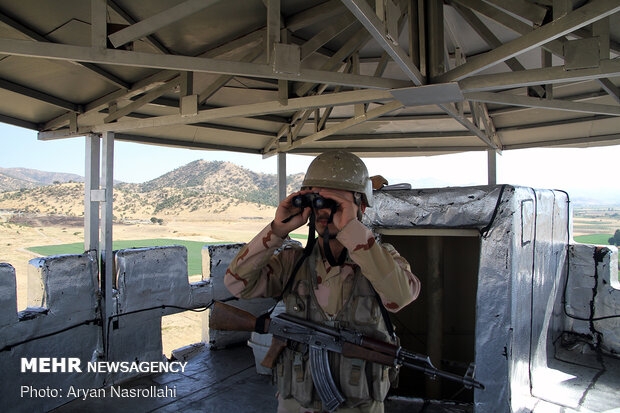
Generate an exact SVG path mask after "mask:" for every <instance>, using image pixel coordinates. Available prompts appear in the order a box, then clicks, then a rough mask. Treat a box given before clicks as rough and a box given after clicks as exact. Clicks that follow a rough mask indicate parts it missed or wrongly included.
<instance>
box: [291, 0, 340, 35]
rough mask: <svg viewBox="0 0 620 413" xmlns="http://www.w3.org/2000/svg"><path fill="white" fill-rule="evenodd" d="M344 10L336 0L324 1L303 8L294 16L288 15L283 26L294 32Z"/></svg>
mask: <svg viewBox="0 0 620 413" xmlns="http://www.w3.org/2000/svg"><path fill="white" fill-rule="evenodd" d="M343 11H344V7H343V6H342V4H341V3H340V1H338V0H329V1H326V2H325V3H321V4H319V5H318V6H315V7H312V8H310V9H307V10H304V11H302V12H301V13H298V14H296V15H294V16H291V17H289V18H288V19H287V20H286V22H285V26H286V28H287V29H288V30H290V31H291V32H293V33H294V32H296V31H297V30H299V29H303V28H304V27H308V26H310V25H312V24H314V23H317V22H321V21H325V20H326V19H329V18H331V17H334V16H336V15H338V14H340V13H342V12H343Z"/></svg>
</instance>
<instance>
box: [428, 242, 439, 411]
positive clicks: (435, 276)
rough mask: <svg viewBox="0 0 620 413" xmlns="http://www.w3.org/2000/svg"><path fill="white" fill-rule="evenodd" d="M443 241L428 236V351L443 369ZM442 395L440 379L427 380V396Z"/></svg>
mask: <svg viewBox="0 0 620 413" xmlns="http://www.w3.org/2000/svg"><path fill="white" fill-rule="evenodd" d="M442 256H443V241H442V239H441V237H428V279H427V280H426V284H427V286H426V291H428V292H427V304H426V305H427V313H428V315H427V319H428V330H427V341H426V347H427V348H426V352H427V353H428V356H429V357H430V359H431V361H432V363H433V365H434V366H435V367H437V368H438V369H441V358H442V347H443V274H442V268H441V260H442ZM439 397H441V383H440V382H439V381H438V380H431V379H427V380H426V398H427V399H438V398H439Z"/></svg>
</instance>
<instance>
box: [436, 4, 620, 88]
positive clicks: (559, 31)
mask: <svg viewBox="0 0 620 413" xmlns="http://www.w3.org/2000/svg"><path fill="white" fill-rule="evenodd" d="M617 11H620V3H618V1H617V0H595V1H592V2H590V3H587V4H586V5H584V6H582V7H580V8H579V9H577V10H575V11H573V12H571V13H569V14H567V15H566V16H563V17H560V18H559V19H557V20H554V21H553V22H551V23H548V24H546V25H544V26H542V27H540V28H538V29H536V30H534V31H532V32H531V33H528V34H525V35H523V36H521V37H519V38H517V39H515V40H513V41H511V42H508V43H505V44H503V45H502V46H500V47H498V48H496V49H493V50H491V51H489V52H487V53H485V54H482V55H479V56H476V57H475V58H472V59H471V60H469V61H468V62H467V63H465V64H463V65H461V66H459V67H456V68H454V69H452V70H450V71H448V72H446V73H444V74H442V75H440V76H438V77H437V78H436V79H435V81H436V82H448V81H452V80H461V79H463V78H465V77H467V76H470V75H472V74H475V73H478V72H480V71H482V70H484V69H486V68H488V67H491V66H494V65H496V64H497V63H500V62H503V61H505V60H507V59H510V58H511V57H514V56H517V55H519V54H521V53H525V52H527V51H528V50H532V49H534V48H536V47H538V46H541V45H543V44H545V43H547V42H549V41H551V40H554V39H557V38H558V37H562V36H564V35H565V34H567V33H570V32H571V31H573V30H576V29H578V28H580V27H583V26H586V25H588V24H590V23H592V22H595V21H596V20H599V19H602V18H603V17H606V16H609V15H611V14H613V13H616V12H617Z"/></svg>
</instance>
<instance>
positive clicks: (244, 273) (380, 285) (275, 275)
mask: <svg viewBox="0 0 620 413" xmlns="http://www.w3.org/2000/svg"><path fill="white" fill-rule="evenodd" d="M336 239H337V240H338V241H339V242H340V243H341V244H342V245H343V246H344V247H345V248H347V250H348V257H347V260H346V261H345V263H344V264H343V265H342V266H337V267H331V266H330V265H329V263H328V262H327V260H326V259H324V258H323V257H322V256H321V253H320V250H319V245H318V242H317V244H316V245H315V246H314V248H315V251H313V253H312V254H311V255H310V256H309V257H308V258H307V261H308V260H316V262H314V263H310V264H309V263H308V262H305V263H304V265H310V266H311V267H314V268H315V269H316V280H317V283H316V287H315V290H314V295H315V296H316V298H317V301H318V303H319V304H320V306H321V308H322V309H323V311H324V312H325V313H326V314H327V315H328V316H330V317H333V316H335V315H336V314H338V312H339V311H340V310H341V309H342V307H343V305H344V303H346V302H347V299H348V297H349V295H350V294H351V288H352V281H351V279H352V278H353V275H354V274H355V268H356V266H359V268H360V270H361V273H362V274H363V275H364V276H365V277H366V278H367V279H368V280H369V281H370V283H371V284H372V286H373V287H374V289H375V290H376V291H377V292H378V294H379V296H380V297H381V300H382V302H383V305H384V306H385V307H386V308H387V309H388V311H391V312H397V311H398V310H400V309H401V308H403V307H404V306H406V305H407V304H409V303H410V302H412V301H413V300H415V299H416V298H417V296H418V294H419V292H420V281H419V280H418V278H417V277H416V276H415V275H413V273H412V272H411V269H410V266H409V263H408V262H407V261H406V260H405V259H404V258H403V257H401V256H400V255H399V254H398V252H397V251H396V250H395V249H394V247H392V246H391V245H390V244H381V245H380V244H377V243H376V242H375V238H374V236H373V234H372V232H371V231H370V230H369V229H368V228H367V227H366V226H364V225H363V224H362V223H361V222H360V221H357V220H352V221H351V222H349V223H348V224H347V225H346V226H345V227H344V228H343V229H342V230H341V231H340V232H339V233H338V235H337V237H336ZM283 242H284V240H283V239H282V238H280V237H278V236H276V235H275V234H274V233H273V231H272V230H271V224H270V225H268V226H266V227H265V228H264V229H263V230H262V231H261V232H260V233H259V234H258V235H256V237H254V238H253V239H252V241H250V242H249V243H248V244H246V245H245V246H244V247H243V248H242V249H241V251H239V253H238V254H237V256H236V257H235V258H234V259H233V261H232V262H231V264H230V265H229V267H228V269H227V271H226V275H225V277H224V283H225V285H226V287H227V288H228V290H229V291H230V292H231V293H232V294H234V295H235V296H237V297H240V298H254V297H277V296H279V295H280V294H281V293H282V289H283V288H284V287H285V285H286V281H287V279H288V277H289V276H290V275H291V272H292V270H293V267H294V266H295V263H296V262H297V260H298V259H299V257H301V255H302V251H303V249H302V247H301V246H292V247H290V246H289V247H285V248H283V249H281V250H280V251H278V252H277V253H276V250H278V249H279V248H281V247H282V245H283Z"/></svg>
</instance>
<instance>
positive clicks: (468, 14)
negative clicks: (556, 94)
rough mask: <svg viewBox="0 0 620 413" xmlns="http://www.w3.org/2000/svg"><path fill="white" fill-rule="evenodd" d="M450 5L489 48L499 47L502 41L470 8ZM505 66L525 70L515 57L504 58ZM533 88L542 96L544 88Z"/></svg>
mask: <svg viewBox="0 0 620 413" xmlns="http://www.w3.org/2000/svg"><path fill="white" fill-rule="evenodd" d="M452 6H453V7H454V8H455V9H456V11H457V12H458V13H459V14H460V15H461V17H463V19H465V21H466V22H467V23H468V24H469V25H470V26H471V28H472V29H474V30H475V31H476V33H478V35H479V36H480V37H481V38H482V40H484V41H485V42H486V43H487V44H488V45H489V46H490V47H491V48H496V47H500V46H501V45H502V44H503V43H502V42H501V40H499V39H498V38H497V36H495V34H493V32H492V31H491V30H489V28H488V27H487V26H486V25H485V24H484V23H483V22H482V20H480V18H479V17H478V16H476V14H475V13H474V12H473V11H471V9H469V8H466V7H463V6H461V5H460V4H458V3H455V2H454V3H452ZM504 63H506V66H508V68H510V70H512V71H513V72H518V71H520V70H525V67H524V66H523V65H522V64H521V62H519V60H518V59H517V58H516V57H511V58H510V59H508V60H506V61H505V62H504ZM534 90H535V91H536V93H537V94H538V96H544V94H545V90H544V88H542V87H540V86H534Z"/></svg>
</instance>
